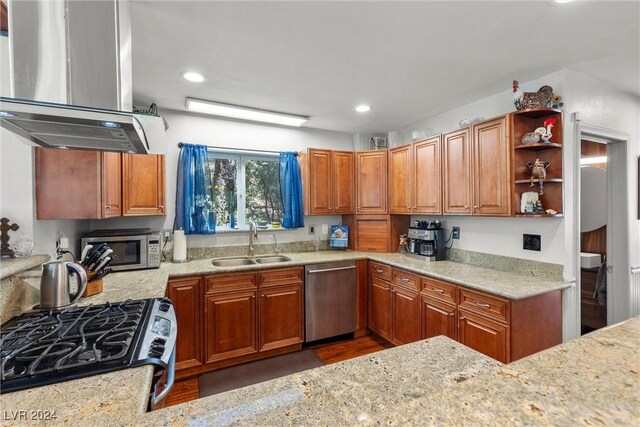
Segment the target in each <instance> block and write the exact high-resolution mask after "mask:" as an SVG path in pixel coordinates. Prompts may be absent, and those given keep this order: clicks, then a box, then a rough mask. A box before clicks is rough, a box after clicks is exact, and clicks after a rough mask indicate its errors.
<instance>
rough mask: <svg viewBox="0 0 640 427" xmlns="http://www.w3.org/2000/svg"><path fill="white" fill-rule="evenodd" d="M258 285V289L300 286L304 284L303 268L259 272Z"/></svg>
mask: <svg viewBox="0 0 640 427" xmlns="http://www.w3.org/2000/svg"><path fill="white" fill-rule="evenodd" d="M258 283H259V284H260V288H266V287H270V286H281V285H292V284H302V283H304V267H295V268H279V269H273V270H260V271H259V272H258Z"/></svg>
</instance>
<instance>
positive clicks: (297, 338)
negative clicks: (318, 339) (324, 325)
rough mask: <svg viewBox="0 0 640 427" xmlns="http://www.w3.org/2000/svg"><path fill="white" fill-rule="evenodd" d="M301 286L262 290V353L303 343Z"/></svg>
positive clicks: (260, 347)
mask: <svg viewBox="0 0 640 427" xmlns="http://www.w3.org/2000/svg"><path fill="white" fill-rule="evenodd" d="M302 295H303V291H302V283H297V284H293V285H285V286H274V287H269V288H265V289H260V307H259V319H260V346H259V348H258V350H259V351H265V350H272V349H274V348H280V347H285V346H288V345H292V344H300V343H302V342H303V341H304V324H303V321H304V316H303V308H302V307H303V304H304V301H303V296H302Z"/></svg>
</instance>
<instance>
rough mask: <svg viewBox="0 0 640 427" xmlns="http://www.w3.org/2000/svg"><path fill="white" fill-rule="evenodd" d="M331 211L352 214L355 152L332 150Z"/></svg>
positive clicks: (353, 211)
mask: <svg viewBox="0 0 640 427" xmlns="http://www.w3.org/2000/svg"><path fill="white" fill-rule="evenodd" d="M332 156H333V157H332V158H331V162H332V164H333V167H332V170H333V212H332V213H334V214H341V215H342V214H352V213H355V211H356V203H355V193H356V191H355V187H356V186H355V181H354V180H355V174H354V168H355V154H354V153H353V152H352V151H333V152H332Z"/></svg>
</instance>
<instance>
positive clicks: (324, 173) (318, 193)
mask: <svg viewBox="0 0 640 427" xmlns="http://www.w3.org/2000/svg"><path fill="white" fill-rule="evenodd" d="M300 157H301V159H300V165H301V169H302V178H303V185H304V199H305V212H306V214H307V215H330V214H340V215H341V214H352V213H355V184H354V167H355V166H354V157H355V156H354V153H353V152H351V151H332V150H321V149H316V148H310V149H309V151H308V153H306V154H302V155H301V156H300Z"/></svg>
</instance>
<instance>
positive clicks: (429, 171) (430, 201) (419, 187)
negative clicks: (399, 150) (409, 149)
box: [413, 136, 442, 214]
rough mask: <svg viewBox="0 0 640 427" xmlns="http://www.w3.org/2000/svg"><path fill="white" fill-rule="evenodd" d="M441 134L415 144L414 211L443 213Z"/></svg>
mask: <svg viewBox="0 0 640 427" xmlns="http://www.w3.org/2000/svg"><path fill="white" fill-rule="evenodd" d="M440 148H441V144H440V136H437V137H435V138H431V139H427V140H426V141H421V142H417V143H415V144H414V145H413V153H414V154H413V165H414V167H413V171H414V172H413V175H414V179H415V182H414V186H413V213H421V214H441V213H442V175H441V173H440V170H441V168H440Z"/></svg>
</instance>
